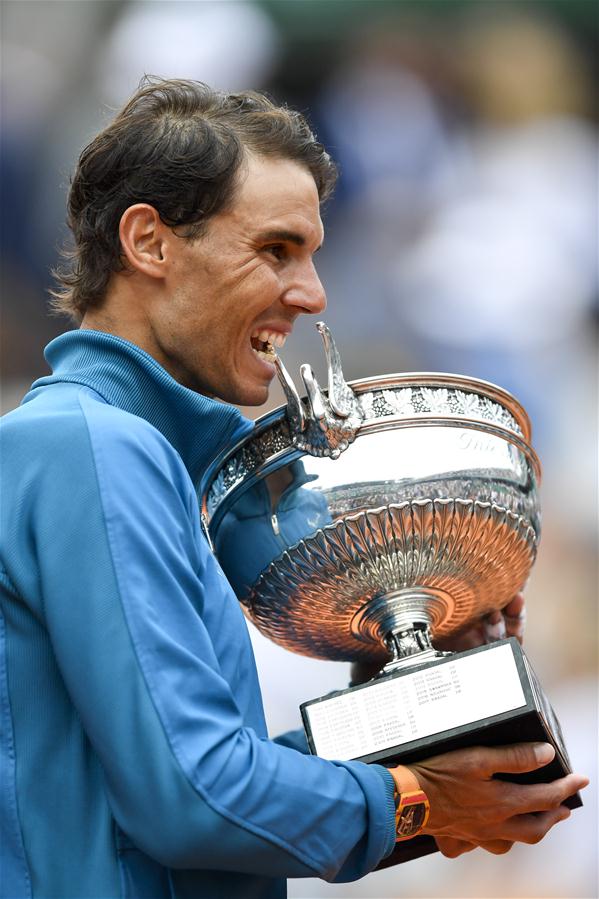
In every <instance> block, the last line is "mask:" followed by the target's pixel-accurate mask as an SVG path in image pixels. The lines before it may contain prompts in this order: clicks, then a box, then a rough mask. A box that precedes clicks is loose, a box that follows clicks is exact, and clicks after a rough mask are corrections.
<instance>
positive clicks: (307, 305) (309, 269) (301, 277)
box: [283, 260, 327, 315]
mask: <svg viewBox="0 0 599 899" xmlns="http://www.w3.org/2000/svg"><path fill="white" fill-rule="evenodd" d="M283 303H284V304H285V305H286V306H294V307H295V308H296V309H298V310H299V311H300V313H302V312H303V313H305V314H308V315H317V314H318V313H319V312H324V310H325V309H326V307H327V295H326V292H325V289H324V287H323V286H322V282H321V280H320V278H319V277H318V272H317V271H316V267H315V265H314V262H313V261H312V260H310V261H309V262H308V261H306V262H305V264H303V265H302V266H301V267H300V268H299V269H298V270H297V271H296V272H295V277H294V278H293V280H292V282H291V283H290V284H289V286H288V287H287V289H286V291H285V293H284V295H283Z"/></svg>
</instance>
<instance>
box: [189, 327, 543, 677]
mask: <svg viewBox="0 0 599 899" xmlns="http://www.w3.org/2000/svg"><path fill="white" fill-rule="evenodd" d="M318 327H319V330H320V331H321V334H322V335H323V338H324V340H325V349H326V352H327V362H328V369H329V390H328V392H326V393H325V392H324V391H322V390H321V389H320V388H319V386H318V384H317V383H316V381H315V379H314V376H313V374H312V372H311V369H309V367H308V366H303V367H302V376H303V378H304V382H305V384H306V388H307V391H308V398H307V399H300V398H299V397H298V396H297V394H296V393H295V388H294V387H293V385H292V384H291V380H290V378H289V376H288V375H287V373H286V371H285V370H284V368H283V366H282V364H281V363H280V361H279V360H277V364H278V368H279V375H280V378H281V381H282V383H283V386H284V388H285V390H286V393H287V397H288V403H287V405H286V406H283V407H281V408H279V409H276V410H275V411H273V412H271V413H270V414H268V415H266V416H264V417H263V418H261V419H258V421H257V423H256V428H255V430H254V432H253V433H252V434H251V435H250V436H249V437H248V438H247V439H245V440H244V441H242V443H240V444H239V445H237V446H236V447H234V448H233V449H232V450H231V451H230V452H229V453H227V454H226V455H225V456H224V457H222V458H220V459H218V460H216V461H215V463H214V465H213V466H212V468H211V471H210V473H209V478H208V482H207V487H206V489H205V492H204V498H203V511H204V515H205V520H206V521H207V523H208V527H209V532H210V536H211V539H212V541H213V544H214V547H215V551H216V554H217V557H218V558H219V560H220V562H221V565H222V567H223V569H224V571H225V573H226V574H227V576H228V578H229V580H230V581H231V583H232V584H233V586H234V588H235V590H236V592H237V595H238V597H239V599H240V601H241V602H242V604H243V606H244V609H245V611H246V613H247V615H248V617H249V618H250V619H251V620H252V621H253V622H254V624H255V625H256V626H257V628H258V629H259V630H260V631H261V632H262V633H263V634H265V635H266V636H267V637H269V638H270V639H271V640H273V641H275V642H276V643H279V644H280V645H282V646H284V647H286V648H287V649H290V650H294V651H296V652H299V653H302V654H303V655H308V656H314V657H318V658H325V659H338V660H354V661H355V660H359V661H364V662H376V661H380V662H381V664H382V663H383V662H385V661H386V660H387V661H388V665H387V668H386V670H387V671H388V670H390V666H391V667H392V666H393V665H394V664H395V665H397V664H398V663H400V662H401V661H402V660H403V659H405V658H406V657H409V656H410V655H412V654H414V653H418V654H419V655H418V657H419V660H423V658H425V657H424V656H422V655H421V653H422V652H423V651H425V652H426V651H428V652H429V654H430V652H431V651H432V643H431V641H434V640H435V639H437V638H443V637H448V636H451V635H452V634H453V633H455V632H456V631H459V630H460V629H461V628H463V627H465V626H466V625H467V624H468V623H469V622H471V621H474V620H476V619H478V618H480V617H481V616H483V615H485V614H487V613H489V612H492V611H494V610H497V609H501V608H502V607H503V606H505V605H506V604H507V603H508V602H509V600H510V599H511V598H512V597H513V596H514V595H515V594H516V593H517V592H518V591H519V590H520V589H521V588H522V587H523V585H524V584H525V582H526V580H527V577H528V574H529V572H530V569H531V567H532V564H533V561H534V558H535V553H536V547H537V542H538V539H539V534H540V511H539V500H538V483H539V478H540V466H539V462H538V459H537V457H536V455H535V453H534V451H533V449H532V447H531V445H530V423H529V420H528V417H527V415H526V413H525V411H524V409H523V408H522V407H521V406H520V404H519V403H518V402H517V401H516V400H515V399H514V398H513V397H512V396H511V395H510V394H509V393H507V392H506V391H505V390H502V389H501V388H499V387H496V386H495V385H493V384H490V383H487V382H484V381H480V380H476V379H474V378H467V377H462V376H458V375H450V374H434V373H428V374H427V373H411V374H390V375H384V376H380V377H374V378H368V379H364V380H360V381H353V382H351V384H349V385H347V384H346V383H345V381H344V380H343V375H342V373H341V367H340V362H339V356H338V353H337V351H336V348H335V346H334V343H333V342H332V339H331V336H330V333H329V332H328V330H327V329H326V326H324V325H322V324H320V325H319V326H318ZM250 534H251V540H250V539H249V537H250ZM248 543H251V547H252V548H251V552H246V551H245V549H244V547H245V545H246V544H248Z"/></svg>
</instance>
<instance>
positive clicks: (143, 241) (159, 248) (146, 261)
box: [119, 203, 168, 278]
mask: <svg viewBox="0 0 599 899" xmlns="http://www.w3.org/2000/svg"><path fill="white" fill-rule="evenodd" d="M167 230H168V229H167V226H166V225H165V224H164V222H162V221H161V219H160V216H159V215H158V213H157V212H156V210H155V209H154V207H153V206H150V205H149V204H148V203H136V204H135V205H134V206H129V207H128V209H126V210H125V211H124V212H123V214H122V216H121V221H120V224H119V238H120V241H121V247H122V250H123V253H124V255H125V256H126V258H127V262H128V263H129V265H130V266H131V268H132V269H133V270H134V271H139V272H143V273H144V274H145V275H148V276H149V277H150V278H164V276H165V268H166V266H165V258H166V244H167V242H168V237H167Z"/></svg>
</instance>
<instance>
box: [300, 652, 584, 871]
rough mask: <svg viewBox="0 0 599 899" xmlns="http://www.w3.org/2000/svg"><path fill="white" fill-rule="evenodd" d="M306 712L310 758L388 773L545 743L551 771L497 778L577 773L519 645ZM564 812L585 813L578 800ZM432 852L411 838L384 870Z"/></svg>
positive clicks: (457, 658)
mask: <svg viewBox="0 0 599 899" xmlns="http://www.w3.org/2000/svg"><path fill="white" fill-rule="evenodd" d="M301 713H302V719H303V722H304V728H305V730H306V734H307V738H308V745H309V747H310V751H311V752H312V753H313V754H315V755H319V756H322V757H323V758H328V759H336V760H340V761H349V760H356V761H362V762H367V763H377V764H379V765H385V766H387V767H392V766H393V765H397V764H410V763H412V762H418V761H421V760H422V759H426V758H431V756H434V755H439V754H440V753H444V752H451V751H453V750H454V749H462V748H465V747H468V746H502V745H507V744H510V743H523V742H543V743H545V742H546V743H551V744H552V745H553V746H554V748H555V757H554V759H553V761H552V762H550V763H549V764H548V765H545V767H543V768H540V769H538V770H536V771H531V772H528V773H526V774H519V775H515V774H509V775H508V774H506V775H502V774H496V775H495V776H496V777H498V778H503V779H505V780H511V781H515V782H517V783H543V782H544V783H547V782H549V781H552V780H555V779H556V778H559V777H563V776H564V775H565V774H568V773H570V772H571V770H572V769H571V766H570V761H569V759H568V754H567V752H566V747H565V745H564V740H563V736H562V732H561V728H560V726H559V722H558V720H557V718H556V717H555V713H554V712H553V709H552V708H551V706H550V704H549V702H548V700H547V699H546V697H545V695H544V694H543V691H542V689H541V687H540V685H539V682H538V680H537V678H536V676H535V674H534V672H533V670H532V668H531V667H530V664H529V662H528V660H527V658H526V656H525V655H524V653H523V652H522V648H521V647H520V644H519V643H518V641H517V640H516V639H515V638H514V637H511V638H509V639H507V640H499V641H498V642H496V643H491V644H489V645H486V646H479V647H477V648H476V649H471V650H468V651H467V652H461V653H455V654H453V655H451V656H447V657H444V658H439V659H434V660H433V661H429V662H425V663H422V664H420V665H414V666H410V667H406V668H402V669H399V670H398V671H395V672H393V673H392V674H389V675H386V676H384V677H381V678H376V679H375V680H372V681H369V682H368V683H366V684H361V685H359V686H357V687H350V688H349V689H347V690H341V691H339V692H337V693H332V694H328V695H327V696H323V697H322V698H320V699H314V700H311V701H309V702H305V703H303V704H302V706H301ZM565 805H567V806H568V807H569V808H571V809H574V808H578V807H579V806H581V805H582V800H581V798H580V794H578V793H575V794H574V795H573V796H571V797H570V798H569V799H568V800H567V801H566V802H565ZM436 851H437V844H436V843H435V841H434V839H433V838H432V837H430V836H426V835H423V836H418V837H414V838H413V839H412V840H406V841H405V842H402V843H398V844H397V847H396V848H395V850H394V851H393V852H392V853H391V855H389V856H388V857H387V858H386V859H384V860H383V862H381V864H380V865H379V868H386V867H388V866H390V865H396V864H399V863H401V862H405V861H410V860H411V859H413V858H419V857H420V856H423V855H428V854H430V853H431V852H436Z"/></svg>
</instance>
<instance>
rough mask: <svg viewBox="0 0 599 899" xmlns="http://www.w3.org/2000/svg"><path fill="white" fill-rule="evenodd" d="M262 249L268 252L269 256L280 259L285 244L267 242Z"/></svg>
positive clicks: (283, 255)
mask: <svg viewBox="0 0 599 899" xmlns="http://www.w3.org/2000/svg"><path fill="white" fill-rule="evenodd" d="M264 251H265V252H266V253H269V254H270V255H271V256H274V258H275V259H277V260H281V259H283V258H284V257H285V244H282V243H273V244H269V245H268V246H267V247H264Z"/></svg>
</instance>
